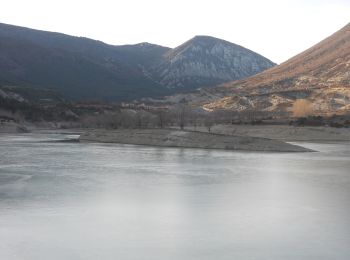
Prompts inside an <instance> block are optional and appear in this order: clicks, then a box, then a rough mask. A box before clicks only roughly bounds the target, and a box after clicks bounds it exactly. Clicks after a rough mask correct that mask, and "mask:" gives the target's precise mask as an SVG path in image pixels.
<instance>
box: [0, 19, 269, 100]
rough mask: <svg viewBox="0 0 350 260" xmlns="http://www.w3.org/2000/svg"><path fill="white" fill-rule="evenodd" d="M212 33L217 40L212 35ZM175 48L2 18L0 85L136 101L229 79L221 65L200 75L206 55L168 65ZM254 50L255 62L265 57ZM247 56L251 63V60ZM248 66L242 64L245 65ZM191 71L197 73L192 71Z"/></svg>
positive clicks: (236, 72)
mask: <svg viewBox="0 0 350 260" xmlns="http://www.w3.org/2000/svg"><path fill="white" fill-rule="evenodd" d="M208 38H211V39H216V38H214V37H208V36H206V39H208ZM198 39H200V40H202V41H203V40H204V38H198V37H197V40H198ZM216 40H219V39H216ZM227 43H228V42H227ZM230 44H231V46H233V47H237V46H238V45H235V44H232V43H230ZM233 47H232V48H233ZM237 48H243V47H240V46H239V47H237ZM175 49H176V48H175ZM240 50H241V49H240ZM172 51H173V49H170V48H168V47H164V46H160V45H156V44H150V43H146V42H144V43H139V44H134V45H119V46H117V45H108V44H106V43H103V42H101V41H97V40H93V39H89V38H86V37H77V36H70V35H67V34H63V33H57V32H46V31H42V30H34V29H30V28H25V27H19V26H14V25H8V24H1V23H0V84H2V85H19V86H27V87H40V88H52V89H55V90H58V91H59V92H61V94H64V95H65V96H66V97H69V98H73V99H102V100H114V101H130V100H133V99H138V98H142V97H147V96H150V97H156V96H163V95H166V94H171V93H176V92H187V91H190V90H193V89H195V88H198V87H202V86H213V85H216V84H218V83H222V82H224V81H227V78H228V77H227V75H225V77H222V75H221V74H220V73H222V71H221V70H223V69H222V68H221V67H217V66H216V67H213V68H209V69H208V68H207V70H208V71H209V72H210V73H209V74H208V75H207V77H201V75H198V70H197V71H196V70H195V69H193V68H195V67H196V66H198V65H199V66H202V67H205V66H207V65H206V64H207V63H205V61H204V60H198V61H196V62H190V63H188V64H187V67H186V69H185V70H182V71H181V69H179V68H181V66H180V65H181V64H180V65H179V64H177V65H179V66H178V67H174V66H173V67H167V65H168V64H169V63H171V62H172V61H171V60H167V57H169V53H171V52H172ZM207 53H208V54H207V56H206V57H207V59H208V60H209V59H211V58H213V56H209V51H207ZM252 53H253V52H252ZM254 54H255V55H256V56H254V57H251V58H252V59H251V61H255V58H256V59H262V58H263V57H262V56H261V55H260V56H258V54H256V53H254ZM220 55H221V54H220ZM242 55H243V54H242ZM193 58H195V57H193ZM214 58H216V57H214ZM220 58H221V57H220ZM264 59H266V58H264ZM243 61H244V62H242V64H243V65H244V66H245V67H247V66H246V64H245V63H246V61H245V59H243ZM266 61H267V59H266ZM247 62H248V63H249V62H250V61H249V60H248V61H247ZM200 63H202V64H200ZM208 64H209V63H208ZM213 64H214V63H213ZM239 65H240V64H239ZM243 65H242V66H241V67H242V68H245V67H244V66H243ZM273 65H274V64H273V63H272V62H266V63H265V64H263V65H262V66H260V67H259V66H258V68H257V70H251V69H245V70H244V71H243V72H242V73H241V72H240V71H239V70H240V69H241V67H240V66H236V67H234V68H229V69H230V70H229V72H228V73H231V74H230V77H231V78H236V77H239V78H241V77H243V76H246V75H248V74H249V75H252V74H254V73H257V72H260V71H261V70H264V69H266V68H268V67H271V66H273ZM254 66H255V65H254ZM191 70H192V72H193V73H192V74H191V73H188V71H191ZM179 71H180V72H181V75H179ZM196 73H197V74H196ZM172 74H174V75H175V76H176V77H178V76H179V81H181V84H177V82H174V81H171V80H170V81H169V80H168V79H173V77H172V76H171V75H172ZM226 74H227V73H226ZM180 76H181V77H180ZM180 79H181V80H180Z"/></svg>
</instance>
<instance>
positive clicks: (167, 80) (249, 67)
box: [155, 36, 275, 89]
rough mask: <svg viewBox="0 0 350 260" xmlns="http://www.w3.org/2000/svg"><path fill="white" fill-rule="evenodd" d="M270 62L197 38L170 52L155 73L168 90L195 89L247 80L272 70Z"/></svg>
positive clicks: (236, 47) (214, 40) (235, 47)
mask: <svg viewBox="0 0 350 260" xmlns="http://www.w3.org/2000/svg"><path fill="white" fill-rule="evenodd" d="M274 65H275V64H274V63H272V62H271V61H270V60H268V59H266V58H264V57H262V56H261V55H259V54H257V53H254V52H252V51H250V50H248V49H245V48H243V47H241V46H239V45H236V44H233V43H230V42H227V41H224V40H220V39H217V38H214V37H209V36H196V37H194V38H193V39H191V40H189V41H187V42H185V43H184V44H182V45H180V46H179V47H177V48H175V49H173V50H170V51H168V52H167V53H166V54H165V59H164V61H163V62H162V63H161V64H159V65H158V66H157V67H156V68H155V70H156V74H157V75H159V76H160V79H159V82H160V83H161V84H162V85H165V86H167V87H168V88H179V89H181V88H187V89H195V88H198V87H205V86H213V85H217V84H219V83H222V82H227V81H230V80H237V79H242V78H246V77H248V76H251V75H254V74H256V73H259V72H261V71H263V70H266V69H268V68H271V67H272V66H274Z"/></svg>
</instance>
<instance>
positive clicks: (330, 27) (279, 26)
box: [0, 0, 350, 63]
mask: <svg viewBox="0 0 350 260" xmlns="http://www.w3.org/2000/svg"><path fill="white" fill-rule="evenodd" d="M0 22H3V23H9V24H15V25H21V26H26V27H31V28H35V29H42V30H48V31H57V32H63V33H66V34H71V35H76V36H85V37H89V38H93V39H98V40H101V41H104V42H106V43H109V44H115V45H120V44H133V43H139V42H146V41H147V42H151V43H157V44H160V45H164V46H169V47H175V46H177V45H179V44H181V43H183V42H184V41H186V40H188V39H190V38H192V37H193V36H195V35H210V36H214V37H218V38H221V39H225V40H228V41H231V42H234V43H236V44H239V45H242V46H244V47H247V48H249V49H251V50H253V51H256V52H258V53H260V54H262V55H264V56H266V57H267V58H269V59H271V60H272V61H274V62H277V63H281V62H283V61H285V60H286V59H288V58H290V57H292V56H294V55H295V54H298V53H299V52H301V51H303V50H305V49H306V48H309V47H311V46H312V45H314V44H315V43H317V42H319V41H320V40H322V39H324V38H325V37H327V36H329V35H330V34H332V33H333V32H335V31H337V30H338V29H340V28H341V27H343V26H345V25H346V24H347V23H349V22H350V0H329V1H325V0H211V1H208V0H125V1H124V0H114V1H112V0H0Z"/></svg>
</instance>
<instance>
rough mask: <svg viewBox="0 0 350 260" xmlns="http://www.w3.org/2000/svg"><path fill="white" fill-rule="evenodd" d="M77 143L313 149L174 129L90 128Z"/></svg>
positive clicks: (256, 139)
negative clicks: (91, 129)
mask: <svg viewBox="0 0 350 260" xmlns="http://www.w3.org/2000/svg"><path fill="white" fill-rule="evenodd" d="M79 140H80V142H82V143H88V142H98V143H120V144H132V145H148V146H158V147H179V148H200V149H221V150H240V151H265V152H312V150H310V149H308V148H304V147H302V146H298V145H294V144H289V143H286V142H283V141H278V140H272V139H268V138H260V137H251V136H234V135H224V134H219V133H213V134H209V133H204V132H194V131H180V130H174V129H122V130H93V131H87V132H85V133H83V134H81V135H80V138H79Z"/></svg>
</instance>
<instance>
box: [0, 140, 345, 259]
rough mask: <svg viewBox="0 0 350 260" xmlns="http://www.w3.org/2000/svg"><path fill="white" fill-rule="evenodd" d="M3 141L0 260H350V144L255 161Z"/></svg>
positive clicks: (256, 156) (191, 152)
mask: <svg viewBox="0 0 350 260" xmlns="http://www.w3.org/2000/svg"><path fill="white" fill-rule="evenodd" d="M69 137H71V136H67V135H60V134H57V135H53V134H51V135H38V134H37V135H30V134H28V135H1V136H0V259H3V260H51V259H53V260H63V259H64V260H79V259H84V260H85V259H88V260H90V259H91V260H100V259H101V260H104V259H107V260H110V259H118V260H119V259H120V260H138V259H142V260H146V259H147V260H149V259H150V260H168V259H171V260H172V259H174V260H175V259H176V260H189V259H193V260H194V259H196V260H198V259H200V260H207V259H213V260H214V259H215V260H221V259H223V260H225V259H243V260H245V259H249V260H252V259H259V260H260V259H269V260H271V259H278V260H280V259H298V260H300V259H307V260H310V259H317V260H319V259H332V260H334V259H335V260H336V259H342V260H343V259H344V260H348V259H350V143H343V144H308V143H304V144H303V145H304V146H306V147H309V148H312V149H315V150H318V151H320V152H317V153H299V154H293V153H256V152H231V151H214V150H199V149H198V150H197V149H173V148H155V147H144V146H131V145H115V144H113V145H112V144H79V143H59V142H54V141H55V140H58V139H63V138H69Z"/></svg>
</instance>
